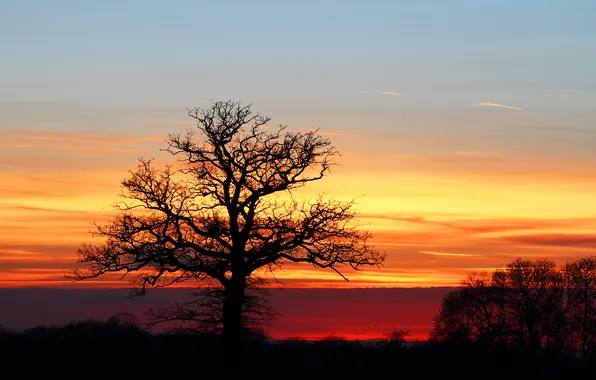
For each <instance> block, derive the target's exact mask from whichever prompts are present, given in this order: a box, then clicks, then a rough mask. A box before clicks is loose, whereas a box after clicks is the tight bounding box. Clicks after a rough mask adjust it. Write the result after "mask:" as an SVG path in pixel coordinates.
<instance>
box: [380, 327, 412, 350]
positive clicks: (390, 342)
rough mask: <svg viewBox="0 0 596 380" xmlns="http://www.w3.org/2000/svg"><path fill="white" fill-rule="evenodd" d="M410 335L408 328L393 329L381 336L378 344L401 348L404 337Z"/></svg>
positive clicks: (404, 341) (404, 340)
mask: <svg viewBox="0 0 596 380" xmlns="http://www.w3.org/2000/svg"><path fill="white" fill-rule="evenodd" d="M408 336H410V330H406V329H395V330H392V331H390V332H388V333H385V334H383V336H381V339H380V342H379V345H380V346H385V347H392V348H402V347H403V346H404V344H405V343H406V338H407V337H408Z"/></svg>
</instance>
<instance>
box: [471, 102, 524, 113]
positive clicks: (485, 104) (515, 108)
mask: <svg viewBox="0 0 596 380" xmlns="http://www.w3.org/2000/svg"><path fill="white" fill-rule="evenodd" d="M474 105H475V106H480V107H498V108H507V109H510V110H516V111H523V110H524V109H523V108H519V107H513V106H506V105H505V104H498V103H474Z"/></svg>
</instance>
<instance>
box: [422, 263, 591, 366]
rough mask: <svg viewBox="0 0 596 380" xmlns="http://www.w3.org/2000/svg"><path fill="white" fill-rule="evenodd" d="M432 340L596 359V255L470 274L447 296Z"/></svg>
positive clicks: (513, 264)
mask: <svg viewBox="0 0 596 380" xmlns="http://www.w3.org/2000/svg"><path fill="white" fill-rule="evenodd" d="M431 340H435V341H442V342H445V341H451V342H478V343H481V344H488V345H492V346H500V347H504V348H506V349H509V350H515V351H524V352H527V353H528V354H530V355H533V356H538V357H551V358H552V357H557V356H561V355H570V354H573V355H576V356H578V357H581V358H582V359H583V360H584V361H594V359H595V358H596V357H595V356H596V257H594V256H592V257H588V258H582V259H580V260H577V261H574V262H568V263H567V264H565V265H564V266H563V267H557V265H556V264H555V262H553V261H551V260H548V259H543V260H534V261H532V260H523V259H516V260H514V261H512V262H510V263H509V264H507V266H506V267H505V268H503V269H497V270H496V271H494V272H493V273H487V272H481V273H471V274H470V275H469V276H468V278H466V279H465V280H464V281H462V287H460V288H458V289H457V290H454V291H452V292H450V293H449V294H447V295H446V296H445V297H444V299H443V301H442V305H441V308H440V310H439V313H438V314H437V315H436V316H435V318H434V326H433V329H432V331H431Z"/></svg>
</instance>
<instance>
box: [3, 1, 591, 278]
mask: <svg viewBox="0 0 596 380" xmlns="http://www.w3.org/2000/svg"><path fill="white" fill-rule="evenodd" d="M595 19H596V2H595V1H593V0H585V1H580V0H567V1H563V0H560V1H550V0H535V1H532V0H525V1H520V0H515V1H514V0H502V1H482V0H470V1H463V0H462V1H459V0H454V1H444V0H434V1H431V0H427V1H382V0H378V1H347V0H342V1H339V0H338V1H324V0H321V1H294V2H283V1H251V2H248V1H239V0H238V1H222V2H219V1H190V0H188V1H180V0H171V1H167V2H166V1H132V0H128V1H115V0H113V1H102V2H99V1H93V2H92V1H78V0H72V1H67V0H56V1H42V0H38V1H33V0H18V1H17V0H9V1H2V2H1V3H0V56H1V59H0V179H1V180H0V286H2V287H14V286H30V285H44V286H65V285H69V284H70V282H68V281H65V280H64V278H63V274H64V273H65V272H67V271H68V270H70V269H72V268H73V267H74V264H75V260H76V250H77V247H78V246H79V245H80V243H82V242H86V241H92V239H91V235H90V234H89V231H90V229H91V228H92V226H91V224H90V223H91V222H93V221H94V220H95V221H98V222H105V221H107V220H109V218H110V216H111V215H113V212H114V210H113V209H112V208H111V207H110V205H111V204H112V203H113V202H115V201H117V200H118V198H117V194H118V192H119V188H120V180H121V179H123V178H125V177H126V176H127V171H128V170H129V169H133V168H134V167H135V166H136V160H137V158H139V157H144V158H151V157H155V158H156V160H157V162H158V163H159V164H166V163H169V162H172V160H171V157H168V156H167V155H165V154H164V153H162V152H160V151H159V149H160V148H163V147H164V146H165V145H164V142H163V140H164V138H165V137H166V136H167V134H168V133H171V132H183V131H184V130H185V129H187V128H193V127H194V123H193V122H192V120H191V119H189V118H188V117H187V116H186V110H185V107H195V106H199V107H208V106H210V105H211V103H212V102H213V101H216V100H228V99H232V100H239V101H242V102H243V103H253V108H254V109H255V110H258V111H260V112H261V113H262V114H265V115H269V116H271V117H272V119H273V120H272V122H273V123H274V124H284V125H287V126H288V128H289V129H291V130H301V131H307V130H312V129H317V128H318V129H320V132H321V133H322V134H324V135H326V136H328V137H329V138H330V139H331V141H332V142H333V143H334V145H335V146H336V147H337V148H338V149H339V151H340V152H341V154H342V155H341V157H339V158H338V160H337V163H338V164H339V166H338V167H335V168H333V170H332V172H331V173H330V175H329V176H328V177H326V178H325V179H323V180H322V181H319V182H317V183H314V184H312V185H310V186H309V187H308V188H306V189H305V191H304V192H303V194H304V195H307V196H311V195H312V196H315V195H316V194H318V193H321V192H324V193H326V194H327V195H328V196H330V197H335V198H339V199H349V198H352V197H359V201H358V204H357V210H358V211H359V212H360V214H361V215H360V219H359V222H360V223H361V224H362V225H363V226H364V228H367V229H369V230H370V231H371V232H372V233H373V235H374V239H373V243H374V244H375V245H376V247H377V248H378V249H380V250H383V251H385V252H386V253H387V261H386V264H385V266H384V267H383V268H381V269H378V270H377V269H370V270H365V271H363V272H357V273H353V272H350V271H347V272H346V274H347V276H348V278H349V279H350V283H345V282H344V281H343V280H342V279H341V278H340V277H339V276H337V275H336V274H335V273H333V272H331V271H322V270H312V269H311V267H308V266H304V265H301V266H298V267H296V266H287V267H286V268H285V270H283V271H281V272H279V273H277V274H276V277H277V278H278V279H280V280H282V281H283V282H284V283H285V284H286V286H288V287H434V286H452V285H457V283H458V281H459V280H460V279H461V278H462V276H464V275H465V274H466V273H468V272H469V271H472V270H477V269H487V270H491V269H494V268H496V267H499V266H503V265H505V264H506V263H507V262H509V261H511V260H512V259H514V258H515V257H525V258H545V257H548V258H551V259H554V260H556V261H557V262H558V263H564V262H566V261H568V260H575V259H577V258H579V257H584V256H588V255H590V254H596V250H595V249H594V246H596V234H595V233H594V231H596V201H595V199H596V149H595V148H596V123H595V120H596V107H595V106H594V104H596V48H595V47H596V23H595V22H594V20H595ZM69 286H71V285H69ZM75 286H79V287H82V286H119V287H125V286H127V284H126V282H116V281H115V280H114V279H113V278H104V279H101V280H100V281H96V282H93V281H91V282H87V283H84V284H77V285H75Z"/></svg>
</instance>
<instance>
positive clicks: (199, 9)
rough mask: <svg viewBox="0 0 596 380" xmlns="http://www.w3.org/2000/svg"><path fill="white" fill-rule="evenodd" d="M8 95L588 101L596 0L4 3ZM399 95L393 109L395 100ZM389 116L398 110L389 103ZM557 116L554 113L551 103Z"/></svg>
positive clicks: (447, 103)
mask: <svg viewBox="0 0 596 380" xmlns="http://www.w3.org/2000/svg"><path fill="white" fill-rule="evenodd" d="M1 7H2V8H0V11H1V12H0V14H1V15H0V22H1V24H0V32H1V33H0V46H2V48H1V49H2V52H1V53H2V54H1V55H2V57H4V58H3V60H2V63H0V64H1V67H2V70H1V72H2V73H1V74H0V100H1V101H5V102H6V101H63V102H85V103H98V104H119V105H125V104H131V105H132V104H137V105H149V106H164V105H168V106H181V105H182V106H187V105H191V104H194V103H195V102H203V101H204V100H205V99H209V98H212V99H219V98H222V97H223V98H242V99H245V100H247V101H256V102H266V103H275V104H277V103H279V105H280V106H284V107H292V104H299V105H302V104H304V105H317V106H324V105H329V106H343V105H351V104H354V103H357V104H363V103H364V105H366V106H371V105H373V104H377V103H379V99H378V97H372V98H371V97H367V96H365V95H366V93H365V92H358V91H355V90H359V91H371V92H376V91H395V92H400V93H402V94H403V99H400V100H401V102H402V104H401V106H404V107H406V109H407V110H412V111H413V112H420V111H421V110H424V109H425V108H427V107H433V108H436V112H439V111H440V109H441V107H452V106H454V105H458V104H463V105H468V104H469V103H474V102H483V101H485V102H496V103H507V102H509V103H512V104H521V105H523V106H525V107H526V108H532V107H541V106H551V105H553V104H560V103H565V104H566V105H567V107H569V108H571V109H575V107H585V106H588V105H591V104H593V102H594V100H595V99H594V97H595V95H594V93H595V91H594V89H595V86H596V75H595V71H596V69H594V67H596V49H594V41H595V37H596V23H594V22H593V20H594V18H595V17H596V3H594V2H593V1H589V0H586V1H577V0H568V1H562V0H561V1H544V0H543V1H498V2H495V1H478V0H476V1H442V0H436V1H310V2H309V1H300V2H298V1H295V2H280V1H253V2H246V1H222V2H208V1H102V2H93V1H74V0H73V1H42V0H39V1H27V0H19V1H4V2H3V5H2V6H1ZM384 101H385V100H382V101H380V102H381V103H380V104H381V106H383V105H385V103H383V102H384ZM382 108H386V107H382ZM547 108H548V107H547Z"/></svg>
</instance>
